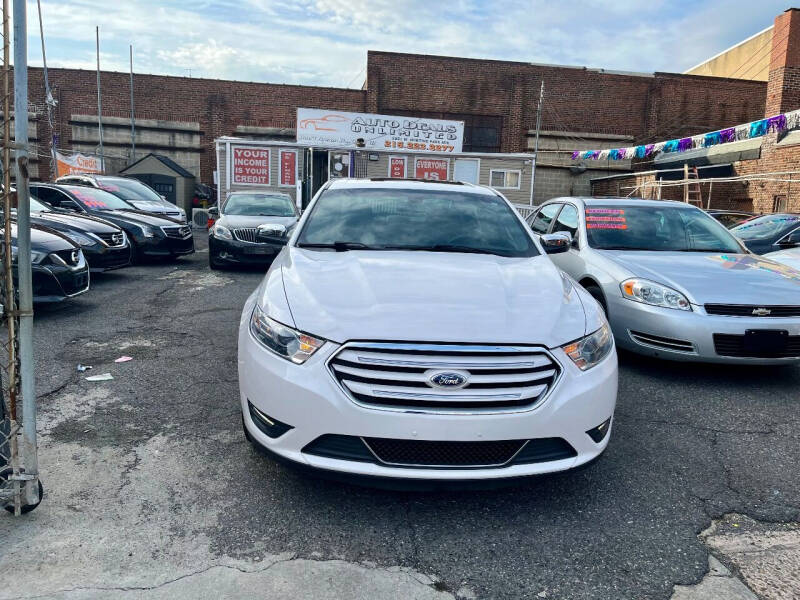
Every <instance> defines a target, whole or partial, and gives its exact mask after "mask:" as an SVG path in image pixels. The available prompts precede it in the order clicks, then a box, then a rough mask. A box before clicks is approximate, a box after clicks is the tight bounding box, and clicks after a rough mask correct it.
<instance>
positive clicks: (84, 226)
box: [31, 212, 119, 233]
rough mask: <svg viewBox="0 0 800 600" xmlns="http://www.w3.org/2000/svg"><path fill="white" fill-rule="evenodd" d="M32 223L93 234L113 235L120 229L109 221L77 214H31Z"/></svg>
mask: <svg viewBox="0 0 800 600" xmlns="http://www.w3.org/2000/svg"><path fill="white" fill-rule="evenodd" d="M31 222H33V223H36V224H38V225H45V226H47V227H52V228H54V229H60V230H63V229H75V230H78V231H89V232H91V233H113V232H115V231H119V227H117V226H116V225H113V224H111V223H109V222H108V221H103V220H102V219H99V218H97V217H91V216H89V215H78V214H75V213H57V212H35V213H31Z"/></svg>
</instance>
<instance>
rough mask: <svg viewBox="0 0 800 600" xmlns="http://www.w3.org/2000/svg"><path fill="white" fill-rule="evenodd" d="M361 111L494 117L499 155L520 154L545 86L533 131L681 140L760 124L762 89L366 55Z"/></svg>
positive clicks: (727, 82)
mask: <svg viewBox="0 0 800 600" xmlns="http://www.w3.org/2000/svg"><path fill="white" fill-rule="evenodd" d="M367 65H368V67H367V87H368V102H367V104H368V107H369V109H370V110H372V111H375V112H382V113H389V114H391V113H392V112H399V111H402V112H407V111H417V112H422V113H425V114H441V115H442V116H446V115H447V114H448V113H453V114H459V113H468V114H476V115H500V116H502V117H503V131H502V150H503V151H506V152H519V151H522V150H524V149H525V132H526V131H527V130H528V129H532V128H534V126H535V121H536V105H537V102H538V98H539V85H540V82H541V81H542V80H544V82H545V110H544V111H543V118H542V128H543V129H545V130H567V131H573V132H575V131H577V132H587V133H588V132H591V133H606V134H617V135H630V136H633V137H634V139H635V140H636V141H645V140H647V141H650V140H652V141H656V140H658V139H664V138H670V137H677V136H679V135H691V134H696V133H702V132H704V131H708V130H713V129H717V128H722V127H725V126H728V125H730V124H731V123H741V122H747V121H751V120H755V119H757V118H760V117H761V116H762V115H763V113H764V92H765V89H766V84H765V83H764V82H758V81H742V80H731V79H721V78H712V77H698V76H690V75H675V74H667V73H656V74H655V75H654V76H647V75H628V74H624V75H619V74H613V73H608V72H600V71H597V70H588V69H583V68H568V67H549V66H541V65H533V64H529V63H519V62H507V61H489V60H473V59H465V58H451V57H436V56H424V55H414V54H397V53H391V52H369V53H368V60H367Z"/></svg>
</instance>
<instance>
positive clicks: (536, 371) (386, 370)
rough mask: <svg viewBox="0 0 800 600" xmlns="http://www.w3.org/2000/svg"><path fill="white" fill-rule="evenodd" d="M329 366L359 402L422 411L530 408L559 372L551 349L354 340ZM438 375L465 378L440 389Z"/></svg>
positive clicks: (389, 408) (548, 388)
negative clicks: (436, 380)
mask: <svg viewBox="0 0 800 600" xmlns="http://www.w3.org/2000/svg"><path fill="white" fill-rule="evenodd" d="M328 366H329V368H330V370H331V372H332V373H333V375H334V377H335V378H336V380H337V381H338V382H339V385H340V386H341V387H342V389H343V390H344V392H345V393H346V394H347V395H348V396H349V397H350V398H351V399H352V400H353V401H354V402H356V403H357V404H360V405H362V406H367V407H370V408H377V409H385V410H402V411H418V412H461V413H474V412H506V411H518V410H526V409H529V408H531V407H533V406H534V405H535V404H537V403H538V402H540V401H541V400H543V399H544V397H545V396H546V395H547V393H548V392H549V391H550V390H551V389H552V387H553V386H554V385H555V383H556V381H557V379H558V376H559V375H560V367H559V365H558V363H557V362H556V361H555V360H554V359H553V358H552V357H551V356H550V354H549V353H547V352H546V351H545V350H544V349H541V348H534V347H530V346H476V345H460V344H407V343H385V342H375V343H368V342H352V343H348V344H345V345H344V346H342V348H341V349H340V350H339V351H338V352H337V353H336V354H335V355H334V356H333V357H331V359H329V362H328ZM437 374H438V375H446V376H447V375H452V374H456V375H457V376H458V377H457V379H458V378H461V379H460V380H463V381H462V382H461V383H460V384H459V385H457V386H453V387H452V388H447V387H440V386H437V385H436V384H434V383H433V382H432V378H435V377H436V375H437ZM445 379H446V377H445Z"/></svg>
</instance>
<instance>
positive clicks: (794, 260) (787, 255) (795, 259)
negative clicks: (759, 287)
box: [762, 248, 800, 271]
mask: <svg viewBox="0 0 800 600" xmlns="http://www.w3.org/2000/svg"><path fill="white" fill-rule="evenodd" d="M762 258H767V259H769V260H774V261H775V262H778V263H781V264H782V265H787V266H789V267H792V268H793V269H797V270H798V271H800V248H789V249H788V250H778V251H777V252H770V253H769V254H764V256H763V257H762Z"/></svg>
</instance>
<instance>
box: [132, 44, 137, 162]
mask: <svg viewBox="0 0 800 600" xmlns="http://www.w3.org/2000/svg"><path fill="white" fill-rule="evenodd" d="M135 160H136V120H135V118H134V109H133V44H131V162H134V161H135Z"/></svg>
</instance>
